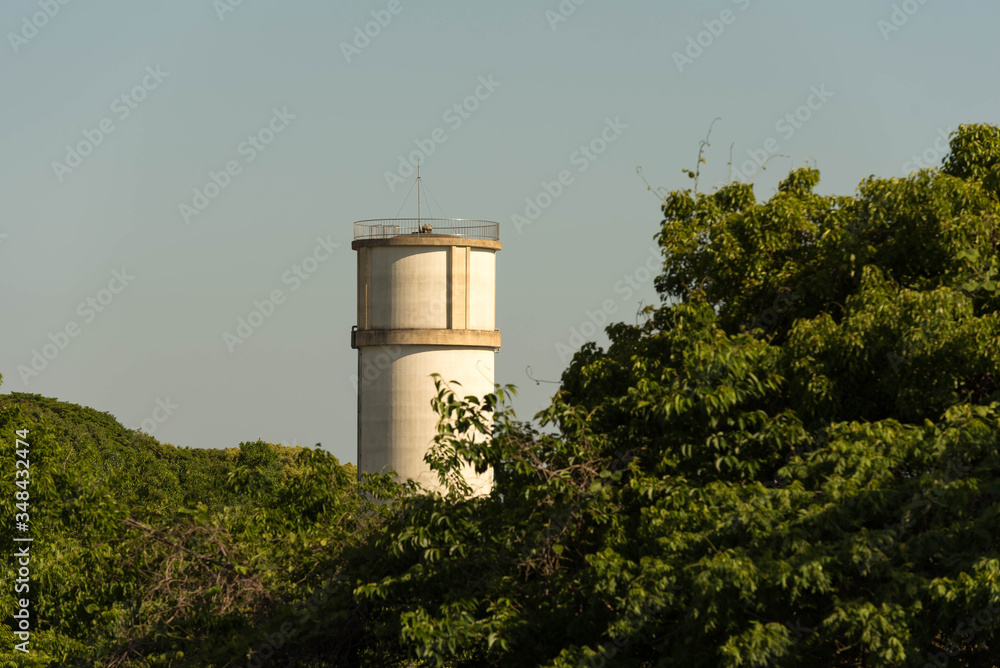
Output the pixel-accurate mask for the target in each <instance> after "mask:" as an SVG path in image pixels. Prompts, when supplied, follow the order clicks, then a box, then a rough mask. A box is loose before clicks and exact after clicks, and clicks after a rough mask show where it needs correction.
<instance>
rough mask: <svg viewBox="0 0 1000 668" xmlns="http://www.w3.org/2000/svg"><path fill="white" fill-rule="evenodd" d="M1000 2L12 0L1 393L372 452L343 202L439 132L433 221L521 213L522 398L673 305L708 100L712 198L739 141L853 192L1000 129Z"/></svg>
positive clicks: (503, 271)
mask: <svg viewBox="0 0 1000 668" xmlns="http://www.w3.org/2000/svg"><path fill="white" fill-rule="evenodd" d="M63 2H65V3H66V4H63ZM577 2H579V4H576V3H577ZM46 12H48V13H46ZM998 26H1000V5H997V4H996V3H988V2H986V1H985V0H975V1H972V0H970V1H968V2H951V3H945V2H941V1H934V0H931V1H927V0H924V2H920V1H919V0H907V1H906V2H898V1H895V2H888V1H882V0H875V1H872V0H867V1H865V2H861V1H860V0H846V1H842V2H838V3H812V2H809V3H804V2H792V1H791V0H771V1H764V0H713V1H711V2H698V3H694V2H687V3H681V2H652V1H641V2H640V1H637V2H609V1H607V0H584V1H583V2H580V0H576V1H575V2H574V0H562V2H560V1H559V0H548V1H546V0H540V1H539V2H534V3H529V2H526V1H524V0H511V1H509V2H504V3H499V2H497V3H469V2H465V3H460V2H457V1H453V0H447V1H441V2H415V1H413V0H398V2H397V1H392V2H390V0H371V1H363V2H362V1H351V2H341V3H323V2H318V1H316V0H301V1H300V2H297V3H294V4H291V6H289V4H288V3H280V4H279V3H276V2H270V1H268V0H242V2H241V3H240V4H239V5H235V0H214V1H213V0H176V1H175V2H171V3H169V4H165V3H153V2H148V1H141V0H140V1H138V2H137V1H134V0H133V1H131V2H124V1H118V2H110V1H108V2H104V1H100V0H91V1H90V2H86V1H84V0H62V1H60V0H33V1H29V0H7V1H6V2H4V3H3V5H2V6H0V33H2V35H3V43H2V44H0V90H2V91H3V95H4V103H3V106H2V112H0V113H2V119H3V122H2V124H0V188H2V197H3V202H4V204H5V207H4V209H5V210H4V215H3V216H2V218H0V374H2V375H3V385H2V387H0V391H3V392H31V393H39V394H42V395H46V396H52V397H57V398H59V399H61V400H64V401H69V402H73V403H78V404H83V405H87V406H91V407H93V408H96V409H99V410H102V411H107V412H109V413H111V414H113V415H114V416H115V417H117V418H118V419H119V420H121V421H122V423H123V424H125V425H126V426H128V427H130V428H140V427H141V426H142V425H143V424H144V421H145V424H146V426H147V427H151V426H153V428H151V429H150V430H151V431H152V433H153V435H154V436H156V437H157V438H158V439H160V440H161V441H164V442H169V443H173V444H175V445H183V446H193V447H206V448H207V447H218V448H222V447H232V446H235V445H237V444H238V443H239V442H240V441H246V440H254V439H257V438H262V439H265V440H268V441H272V442H281V443H285V444H298V445H313V444H315V443H317V442H321V443H322V444H323V447H324V448H325V449H327V450H329V451H330V452H332V453H333V454H335V455H337V456H338V457H339V458H340V459H341V461H352V462H353V461H356V442H355V438H356V398H355V389H354V386H353V385H352V383H351V376H352V374H354V373H356V370H357V359H356V353H355V351H353V350H352V349H351V348H350V330H351V326H352V325H354V324H355V313H356V312H355V264H354V263H355V257H354V252H353V251H351V248H350V242H351V239H352V226H351V223H352V222H353V221H355V220H360V219H368V218H383V217H395V216H396V215H397V212H398V211H399V210H400V208H401V207H403V210H402V212H400V213H399V215H400V216H412V215H415V213H416V206H415V200H414V199H413V198H412V197H411V199H410V200H409V201H408V202H406V204H405V206H404V200H405V198H406V195H407V191H408V190H409V188H410V183H411V177H409V176H406V177H398V178H397V177H392V176H388V177H387V173H388V174H390V175H391V174H393V173H396V172H397V170H398V168H399V164H400V160H401V159H402V160H404V161H406V160H408V159H409V156H410V155H411V153H414V152H417V153H416V154H414V155H419V156H420V157H421V164H422V173H423V176H424V177H425V183H426V185H427V186H428V189H429V192H430V193H431V194H432V195H433V196H434V199H433V200H431V201H430V202H429V205H430V210H429V211H428V209H427V208H426V207H425V209H424V211H423V213H424V215H425V216H426V215H433V216H444V217H452V218H477V219H486V220H494V221H498V222H499V223H500V230H501V232H500V237H501V241H502V243H503V250H502V251H501V252H500V253H499V255H498V262H497V323H498V325H497V326H498V327H499V329H500V330H501V331H502V334H503V347H502V349H501V352H500V353H499V354H498V355H497V357H496V378H497V381H498V382H500V383H504V384H506V383H513V384H515V385H517V386H519V388H520V396H519V398H518V400H517V403H516V404H515V406H516V408H517V409H518V413H519V415H520V416H521V417H524V418H527V417H530V416H531V415H533V414H534V413H535V412H537V411H538V410H540V409H541V408H543V407H544V406H545V405H546V404H547V402H548V398H549V397H550V396H551V394H552V392H553V391H554V389H555V388H556V385H553V384H542V385H536V384H535V383H534V382H533V381H532V380H530V379H529V378H528V377H527V375H526V372H525V368H526V367H527V366H530V367H531V368H532V371H533V374H534V375H535V376H536V377H538V378H540V379H543V380H549V381H554V380H558V379H559V376H560V374H561V372H562V370H563V369H564V368H565V366H566V363H567V361H568V360H567V359H566V356H565V350H566V348H565V347H566V346H571V345H575V343H576V342H578V341H579V339H578V338H577V337H576V336H575V335H574V330H576V331H580V330H583V331H584V332H590V331H591V330H592V329H600V328H595V327H593V325H592V323H594V322H597V323H598V324H603V321H604V320H606V319H608V318H610V319H611V320H625V321H634V319H635V313H636V310H637V309H638V308H639V307H640V305H641V304H643V303H645V304H649V303H653V302H655V301H656V300H657V298H656V295H655V292H654V290H653V288H652V278H651V276H650V274H649V272H648V271H646V270H645V269H644V267H645V264H646V262H647V257H648V256H649V254H650V249H652V248H655V242H654V240H653V236H654V234H656V232H657V229H658V226H659V223H660V220H661V215H660V211H659V205H658V201H657V198H656V197H655V196H654V195H653V194H651V193H650V192H648V191H647V189H646V186H645V184H644V183H643V181H642V180H641V179H640V178H639V177H638V176H637V175H636V168H637V167H638V166H641V167H642V168H643V173H644V175H645V177H646V178H647V179H648V180H649V182H650V183H651V184H652V185H654V186H657V187H663V188H665V189H676V188H684V187H688V186H689V185H690V181H689V180H688V179H687V177H685V176H684V175H683V174H682V173H681V169H684V168H693V167H694V165H695V161H696V157H697V153H698V142H699V141H700V140H701V139H702V138H703V137H704V136H705V133H706V131H707V129H708V127H709V124H710V123H711V122H712V120H713V119H714V118H716V117H720V118H721V120H719V121H718V122H716V123H715V126H714V129H713V132H712V135H711V146H709V147H708V148H707V149H706V153H705V158H706V161H707V162H706V164H705V165H704V166H703V169H702V172H703V175H702V179H701V184H702V188H703V189H706V190H707V189H710V188H711V187H712V186H714V185H716V184H719V183H722V182H725V181H726V180H727V178H728V173H729V167H728V166H727V162H729V151H730V146H731V145H732V146H733V149H732V150H733V155H734V162H735V163H736V168H737V172H739V171H741V170H742V167H741V165H743V164H744V163H745V162H746V161H747V160H751V159H752V156H757V157H762V156H763V157H767V156H768V155H770V154H776V155H778V157H775V158H773V159H772V160H770V162H769V163H768V165H767V169H766V171H764V172H762V173H761V174H759V175H758V176H757V177H756V179H755V188H756V193H757V196H758V198H759V199H766V198H768V197H770V196H771V194H773V192H774V190H775V187H776V184H777V182H778V181H779V179H780V178H781V177H782V176H784V175H785V174H787V172H788V170H789V169H790V168H792V167H798V166H801V165H802V164H804V163H806V162H809V164H813V165H816V166H817V167H818V168H819V169H820V171H821V174H822V181H821V183H820V186H819V190H820V191H821V192H823V193H834V192H835V193H839V194H851V193H853V192H854V190H855V188H856V186H857V185H858V183H859V182H860V181H861V180H862V179H863V178H865V177H867V176H869V175H871V174H876V175H879V176H886V177H888V176H905V175H906V174H907V173H908V172H910V171H911V170H913V169H917V168H918V167H920V166H921V164H922V163H923V162H924V161H925V160H926V161H928V162H929V163H930V164H933V165H937V164H939V163H940V160H941V158H943V157H944V154H945V153H944V151H942V150H941V147H942V146H943V145H944V144H943V141H942V140H941V139H940V138H941V137H942V136H945V135H947V133H948V132H949V131H950V130H952V129H954V128H956V127H957V126H958V124H960V123H978V122H988V123H998V122H1000V89H998V87H997V86H996V85H995V77H994V76H993V72H994V71H995V69H996V63H997V62H998V61H1000V42H998V41H997V40H996V38H995V33H996V29H997V27H998ZM366 29H367V30H368V32H369V33H370V34H371V35H374V36H367V35H365V34H364V33H365V30H366ZM456 107H457V108H456ZM584 149H586V150H584ZM786 156H787V157H786ZM914 156H916V157H917V162H915V161H914ZM564 171H566V172H568V177H565V180H566V181H567V183H568V184H567V185H565V186H562V187H561V192H559V188H557V187H556V186H554V185H553V182H557V181H558V179H559V175H560V173H561V172H564ZM746 171H747V173H748V174H747V175H748V176H749V175H752V173H753V172H756V165H755V164H754V163H752V162H751V163H748V164H747V167H746ZM213 174H214V183H213V176H212V175H213ZM737 176H738V174H737ZM400 179H402V181H404V183H403V184H402V185H399V184H398V183H397V182H398V181H399V180H400ZM545 184H548V191H549V192H547V190H546V185H545ZM213 186H214V187H213ZM206 190H207V191H208V192H206ZM195 191H198V193H200V194H196V192H195ZM551 193H555V196H552V195H551ZM209 195H212V196H211V197H209ZM202 197H204V199H201V198H202ZM528 201H534V202H535V203H536V205H538V204H541V205H543V206H540V207H539V211H538V213H539V215H537V217H536V218H535V219H534V220H531V222H530V223H528V224H525V223H524V222H523V221H526V220H529V217H528V214H529V213H531V214H534V212H532V211H530V209H529V204H528ZM438 203H439V204H438ZM526 209H528V210H527V211H526ZM516 216H521V217H523V218H521V219H520V221H521V222H518V219H517V218H516ZM307 258H314V260H308V259H307ZM303 266H305V267H306V269H308V268H310V267H311V268H312V270H313V271H312V273H309V272H308V271H306V270H305V269H303V268H302V267H303ZM296 267H299V269H296ZM630 283H633V284H635V287H630ZM275 290H281V291H282V294H283V296H284V300H283V302H282V303H281V304H278V305H276V306H275V308H274V311H273V313H271V314H270V316H269V317H266V318H264V319H263V321H262V322H261V324H260V326H259V327H256V328H255V329H253V331H252V336H250V337H249V338H248V339H246V341H245V342H243V343H241V344H237V345H235V346H227V343H226V341H225V339H224V335H225V334H226V333H227V332H229V333H233V332H235V331H236V328H237V324H238V321H239V318H241V317H242V318H247V317H248V316H249V314H250V313H251V312H252V311H253V310H254V309H255V306H254V302H255V300H256V301H258V302H260V301H262V300H264V299H266V298H267V297H268V296H269V295H270V294H271V293H272V292H273V291H275ZM88 300H94V301H93V303H92V304H90V305H88ZM102 301H103V302H104V303H102ZM607 304H611V306H612V308H609V309H606V308H605V306H606V305H607ZM265 310H266V309H265ZM607 311H613V313H608V312H607ZM67 329H69V330H70V331H72V332H73V334H74V335H73V336H70V335H69V334H66V332H67ZM60 333H63V334H60ZM589 338H593V339H595V340H597V341H599V342H601V341H606V338H605V337H604V335H603V334H602V333H598V334H596V335H594V336H592V337H589ZM47 345H48V346H49V347H48V349H47V351H48V353H49V356H50V357H51V359H44V363H43V361H42V358H39V356H38V355H36V354H35V351H38V352H39V354H40V355H41V354H42V351H43V349H44V348H45V347H46V346H47ZM230 347H232V348H233V349H232V350H230ZM561 353H562V354H561ZM33 357H34V358H35V362H34V364H35V368H32V364H33V362H32V359H33ZM43 366H44V368H41V369H40V370H38V367H43ZM27 369H31V372H26V371H25V370H27ZM164 407H167V408H164ZM168 413H169V414H168ZM154 415H155V416H158V417H160V418H163V419H162V421H161V422H157V421H156V420H154V417H153V416H154Z"/></svg>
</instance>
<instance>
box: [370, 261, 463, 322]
mask: <svg viewBox="0 0 1000 668" xmlns="http://www.w3.org/2000/svg"><path fill="white" fill-rule="evenodd" d="M371 282H372V284H371V292H370V299H371V314H372V323H371V328H372V329H444V328H446V327H447V326H448V309H447V306H448V247H447V246H437V247H434V246H431V247H427V246H423V247H420V246H381V247H378V246H377V247H375V248H372V249H371Z"/></svg>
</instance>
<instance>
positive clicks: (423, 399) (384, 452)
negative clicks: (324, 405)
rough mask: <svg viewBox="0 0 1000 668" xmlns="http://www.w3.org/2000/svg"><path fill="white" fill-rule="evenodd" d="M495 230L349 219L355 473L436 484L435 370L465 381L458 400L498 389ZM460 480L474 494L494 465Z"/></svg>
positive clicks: (456, 223) (444, 222)
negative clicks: (353, 254)
mask: <svg viewBox="0 0 1000 668" xmlns="http://www.w3.org/2000/svg"><path fill="white" fill-rule="evenodd" d="M418 196H419V190H418ZM418 206H419V205H418ZM499 227H500V226H499V225H498V224H497V223H494V222H489V221H481V220H465V219H443V218H434V219H428V218H419V217H418V218H397V219H383V220H363V221H359V222H356V223H354V241H353V243H352V244H351V248H353V249H354V250H355V251H357V254H358V255H357V258H358V279H357V280H358V324H357V326H356V327H355V328H354V331H353V332H352V333H351V347H352V348H356V349H357V351H358V470H359V471H362V472H383V473H384V472H387V471H389V470H393V471H395V472H396V473H397V474H398V475H399V479H400V480H408V479H409V480H416V481H417V482H419V483H421V484H422V485H424V486H425V487H428V488H432V489H438V488H439V482H438V478H437V475H436V474H434V473H432V472H431V470H430V468H429V467H428V466H427V464H426V463H425V462H424V454H425V453H426V452H427V449H428V448H429V447H430V445H431V442H432V440H433V438H434V436H435V434H436V433H437V421H438V416H437V414H436V413H434V411H433V410H432V408H431V399H432V397H434V396H435V388H434V381H433V379H432V378H431V374H432V373H438V374H440V375H441V376H442V378H443V380H445V381H452V380H455V381H458V382H459V383H461V387H460V388H459V387H455V388H453V389H454V390H455V393H456V394H457V395H459V396H466V395H475V396H477V397H483V396H485V395H487V394H491V393H493V392H494V391H495V388H494V374H493V360H494V355H495V353H496V352H497V351H499V349H500V332H499V330H497V329H496V253H497V251H499V250H500V240H499ZM465 478H466V480H467V481H468V482H469V485H470V486H471V487H472V489H473V492H474V493H479V494H482V493H488V492H489V490H490V488H491V487H492V484H493V472H492V471H487V472H486V473H484V474H481V475H477V474H476V473H475V471H473V470H472V469H471V467H470V468H468V469H467V470H466V471H465Z"/></svg>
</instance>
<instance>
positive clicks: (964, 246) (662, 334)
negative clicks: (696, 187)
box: [355, 126, 1000, 667]
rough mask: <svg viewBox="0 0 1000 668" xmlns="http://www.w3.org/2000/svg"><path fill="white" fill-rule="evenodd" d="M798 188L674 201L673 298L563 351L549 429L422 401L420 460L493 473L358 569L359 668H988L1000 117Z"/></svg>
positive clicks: (444, 400) (996, 609) (995, 494)
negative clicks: (762, 197)
mask: <svg viewBox="0 0 1000 668" xmlns="http://www.w3.org/2000/svg"><path fill="white" fill-rule="evenodd" d="M818 181H819V173H818V172H817V171H816V170H814V169H810V168H803V169H799V170H795V171H793V172H792V173H790V174H789V176H788V177H787V178H786V179H785V180H784V181H783V182H782V183H781V186H780V188H779V191H778V192H777V193H776V194H775V195H774V196H773V197H772V198H771V199H770V200H768V201H766V202H757V201H756V199H755V197H754V195H753V191H752V188H751V186H749V185H745V184H738V183H734V184H730V185H727V186H725V187H723V188H720V189H719V190H717V191H715V192H713V193H709V194H698V193H692V192H691V191H687V190H683V191H675V192H672V193H671V194H670V195H669V196H668V197H667V198H666V200H665V201H664V203H663V213H664V220H663V222H662V225H661V229H660V232H659V234H658V235H657V238H658V240H659V243H660V246H661V248H662V250H663V253H664V267H663V272H662V274H661V275H660V276H659V277H658V279H657V283H656V285H657V288H658V290H659V292H660V294H661V295H662V296H663V297H664V298H669V299H665V300H664V303H663V304H662V305H661V306H659V307H658V308H655V309H652V308H651V309H649V310H648V311H647V314H646V316H647V317H646V320H645V322H644V323H642V324H640V325H637V326H635V325H627V324H614V325H611V326H609V327H608V329H607V332H608V335H609V337H610V339H611V344H610V347H609V348H608V349H607V350H602V349H600V348H598V347H596V346H594V345H593V344H591V345H588V346H585V347H584V348H583V349H582V350H581V351H580V352H579V353H578V354H577V355H576V356H575V357H574V359H573V361H572V363H571V365H570V367H569V368H568V369H567V370H566V371H565V373H564V375H563V383H562V391H561V392H560V394H559V395H557V397H556V398H555V399H554V401H553V405H552V406H551V407H550V408H549V409H547V410H546V411H545V412H543V413H542V414H540V416H539V418H540V419H541V421H542V423H543V424H549V425H552V426H554V427H556V428H557V430H558V431H557V433H555V434H550V433H538V432H536V431H534V430H533V429H532V428H531V427H530V426H528V425H524V424H520V423H518V422H517V421H516V419H515V418H514V417H513V416H512V414H511V413H510V412H509V411H508V410H506V409H505V408H504V405H503V403H502V402H501V403H497V402H496V400H494V399H492V398H487V399H486V400H485V401H484V402H482V403H476V402H473V401H470V400H469V399H463V398H460V397H458V396H456V395H455V394H454V393H452V392H451V391H450V390H449V388H448V387H447V386H444V385H441V386H440V394H439V397H438V401H437V404H438V406H439V409H440V410H441V412H442V416H443V417H448V419H449V420H450V421H451V424H458V423H456V422H455V421H456V420H459V421H461V425H462V428H452V429H448V428H447V427H445V428H443V429H442V433H441V436H440V437H439V439H438V442H437V445H436V447H435V448H434V449H433V450H432V452H431V453H430V455H429V457H428V461H429V462H431V463H432V465H435V466H438V467H440V468H441V469H442V474H443V477H442V480H446V479H448V471H449V470H450V471H452V473H453V472H454V470H455V466H457V462H460V461H464V460H468V461H471V462H472V463H473V464H474V465H476V466H478V467H480V468H482V467H485V466H492V467H493V468H494V470H495V471H496V486H495V489H494V492H493V494H492V495H491V496H489V497H487V498H463V497H461V495H459V494H450V495H449V494H445V495H430V496H427V497H424V498H423V499H422V501H421V502H420V503H417V502H414V501H410V502H409V503H410V504H411V507H410V511H409V512H405V513H403V514H401V515H400V516H399V517H398V518H397V519H396V520H395V521H394V522H393V523H392V524H391V525H390V526H389V527H388V529H387V530H386V531H385V532H384V533H382V534H381V536H380V537H379V539H378V540H377V542H376V543H375V545H374V546H373V548H372V549H368V550H366V551H364V552H363V556H364V559H363V560H362V561H363V563H364V566H363V567H362V566H358V567H357V568H358V570H357V571H356V572H358V573H360V574H361V577H360V581H359V586H358V587H357V589H356V590H355V596H356V600H357V601H358V603H359V605H365V606H368V610H369V612H370V613H372V617H371V619H372V624H373V625H374V626H373V627H372V629H370V630H371V631H372V632H377V633H378V634H379V635H378V637H379V642H378V643H377V644H374V645H372V646H371V647H370V648H369V649H370V651H371V652H373V653H374V654H373V656H376V657H378V658H377V659H375V660H374V661H373V664H372V665H379V661H380V660H381V661H382V664H381V665H403V664H404V663H405V661H407V660H409V661H419V662H426V663H434V664H436V665H454V666H466V665H468V666H472V665H496V666H508V665H509V666H515V665H547V666H570V665H581V662H582V663H583V665H595V666H596V665H604V663H605V662H608V664H609V665H611V664H612V663H613V664H614V665H636V666H639V665H683V666H733V667H736V666H765V665H774V666H802V665H816V666H924V665H926V664H930V665H944V663H945V662H948V665H962V666H983V667H985V666H993V665H996V662H997V660H998V657H1000V637H998V633H1000V579H998V578H1000V550H998V544H997V538H996V536H997V535H998V531H1000V479H998V473H1000V457H998V434H1000V313H998V306H1000V289H998V280H997V279H998V267H1000V262H998V258H1000V129H998V128H995V127H991V126H962V127H961V128H960V129H959V130H958V131H957V133H955V134H954V135H953V137H952V138H951V155H949V157H948V159H947V160H946V162H945V166H944V168H943V169H941V170H925V171H922V172H918V173H915V174H912V175H910V176H909V177H908V178H905V179H904V178H888V179H878V178H875V177H871V178H868V179H866V180H865V181H864V182H862V184H861V186H860V187H859V189H858V192H857V194H856V195H855V196H853V197H840V196H823V195H819V194H817V193H815V192H814V188H815V186H816V185H817V183H818ZM499 396H500V398H501V399H502V398H503V396H504V394H503V393H500V395H499ZM490 415H492V417H493V418H494V421H493V424H494V425H495V427H494V428H493V431H492V434H491V436H492V438H491V440H489V441H488V442H484V441H482V440H476V439H471V440H470V439H465V438H462V435H463V433H464V429H465V428H468V427H470V426H471V427H476V426H477V425H478V426H479V427H480V428H481V429H482V430H483V431H485V432H489V431H490V429H489V428H488V426H487V425H488V423H489V421H488V420H487V419H486V417H488V416H490ZM443 424H444V423H443ZM413 504H415V505H413ZM359 563H360V562H359ZM588 662H589V664H588ZM935 662H937V664H935Z"/></svg>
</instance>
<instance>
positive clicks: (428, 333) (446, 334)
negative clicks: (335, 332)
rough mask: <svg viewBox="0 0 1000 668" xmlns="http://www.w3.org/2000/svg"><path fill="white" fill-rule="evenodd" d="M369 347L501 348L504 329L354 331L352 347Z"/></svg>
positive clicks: (352, 333)
mask: <svg viewBox="0 0 1000 668" xmlns="http://www.w3.org/2000/svg"><path fill="white" fill-rule="evenodd" d="M368 346H470V347H475V348H499V347H500V332H498V331H496V330H485V329H367V330H363V329H356V330H354V331H352V332H351V348H366V347H368Z"/></svg>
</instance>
